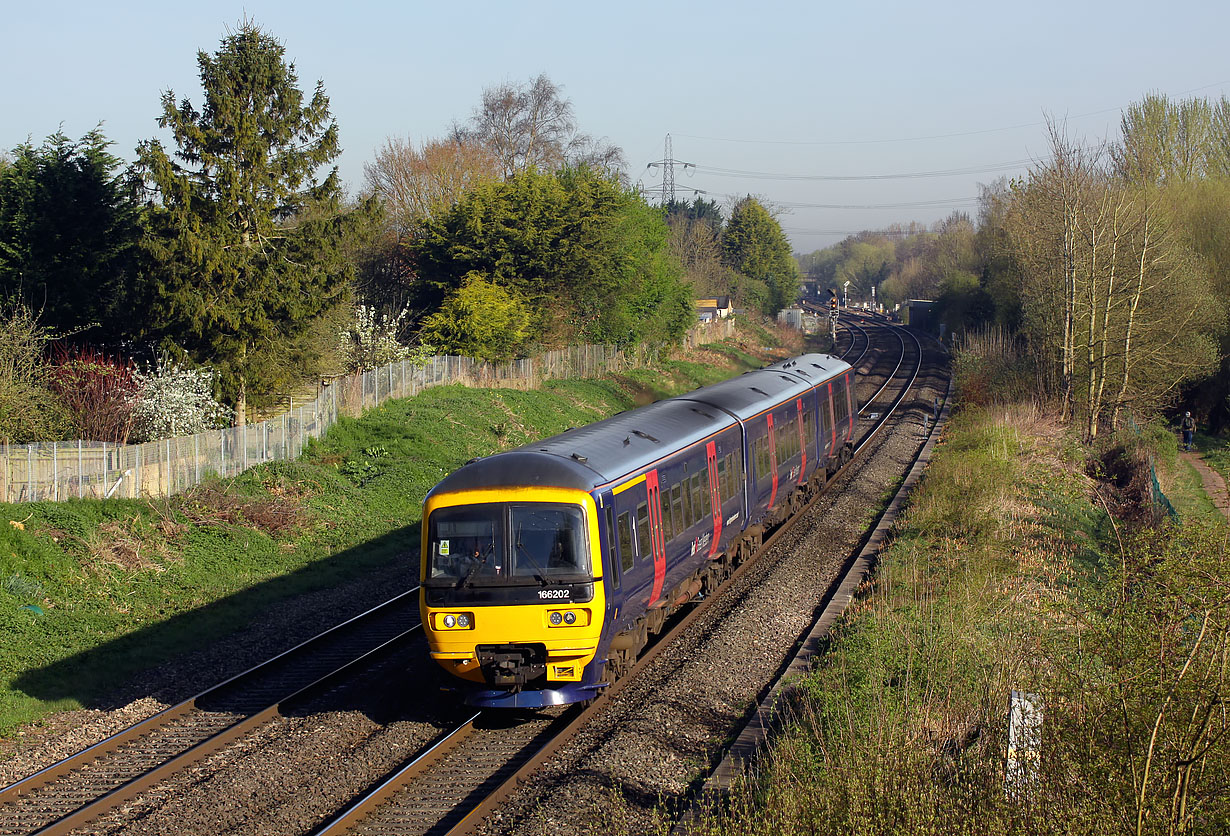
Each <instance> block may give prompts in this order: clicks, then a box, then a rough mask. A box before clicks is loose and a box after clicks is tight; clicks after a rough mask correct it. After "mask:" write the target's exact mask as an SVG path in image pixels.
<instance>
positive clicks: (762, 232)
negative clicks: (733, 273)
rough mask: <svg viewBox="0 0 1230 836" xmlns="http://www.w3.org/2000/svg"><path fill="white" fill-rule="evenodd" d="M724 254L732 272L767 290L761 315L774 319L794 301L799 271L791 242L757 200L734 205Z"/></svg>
mask: <svg viewBox="0 0 1230 836" xmlns="http://www.w3.org/2000/svg"><path fill="white" fill-rule="evenodd" d="M722 253H723V255H724V257H725V259H726V263H727V264H728V265H729V266H730V267H731V268H733V269H734V270H737V271H738V272H740V273H742V274H743V275H745V276H747V277H748V278H750V279H754V280H756V281H759V282H763V283H764V285H765V286H766V287H767V288H768V295H767V298H766V299H765V302H764V304H763V306H762V309H761V310H762V313H765V314H768V315H770V316H771V315H773V314H774V313H776V312H777V311H778V310H780V309H781V308H783V307H785V306H786V305H788V304H790V303H791V302H793V301H794V298H795V296H796V295H797V294H798V291H799V269H798V265H797V264H796V263H795V260H794V256H793V255H791V252H790V241H789V239H787V238H786V233H785V232H783V231H782V227H781V224H779V223H778V222H777V220H776V219H775V218H774V217H773V216H772V215H771V214H769V210H768V209H766V208H765V207H764V206H763V205H762V204H761V203H760V201H758V200H756V198H754V197H751V196H748V197H745V198H743V199H742V200H740V201H739V202H738V203H736V204H735V207H734V209H733V210H732V211H731V213H730V221H728V222H727V224H726V229H725V230H723V232H722Z"/></svg>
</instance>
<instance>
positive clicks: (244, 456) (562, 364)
mask: <svg viewBox="0 0 1230 836" xmlns="http://www.w3.org/2000/svg"><path fill="white" fill-rule="evenodd" d="M733 334H734V325H733V323H731V322H729V321H723V322H721V323H714V324H710V325H703V326H697V327H696V328H694V329H693V330H692V331H691V332H689V334H688V338H687V344H688V345H689V346H695V345H701V344H704V343H709V342H715V341H717V340H721V339H726V338H727V337H730V336H733ZM653 353H654V349H653V348H651V347H640V348H635V349H618V348H616V347H615V346H611V345H582V346H574V347H572V348H567V349H561V350H558V351H549V352H546V353H545V354H541V355H539V356H537V357H531V358H528V359H525V360H513V361H511V362H509V363H499V364H493V363H486V362H483V361H481V360H475V359H474V358H472V357H457V356H452V355H445V356H439V357H432V358H431V359H429V360H427V361H425V362H423V363H421V364H415V363H412V362H408V361H402V362H398V363H391V364H389V365H387V366H382V367H381V368H378V369H372V370H370V371H365V372H358V373H356V374H353V375H348V376H346V377H342V378H338V379H336V380H334V381H332V382H331V383H329V384H327V385H322V387H321V390H320V393H319V395H318V396H317V398H316V399H315V400H313V401H311V402H309V403H306V404H303V405H302V406H298V407H295V408H293V409H291V410H290V411H288V412H285V413H283V414H281V415H278V416H276V417H274V418H271V419H269V420H267V421H261V422H258V423H252V424H245V425H244V426H239V427H229V428H227V429H221V430H209V431H207V432H202V433H197V434H196V435H190V436H183V437H180V438H167V439H162V440H160V441H151V442H148V443H145V444H110V443H106V442H100V441H61V442H46V443H38V444H13V445H9V444H4V445H2V446H0V502H35V501H41V500H51V501H62V500H68V499H73V498H78V499H102V498H109V497H129V498H135V497H141V496H170V495H172V494H175V493H178V492H180V491H183V490H186V489H188V488H190V487H192V486H194V485H197V484H199V483H200V482H201V481H203V480H204V479H206V478H209V477H212V476H221V477H229V476H235V475H237V474H239V473H242V472H243V471H245V470H247V469H248V468H250V467H254V466H255V465H258V464H262V463H264V462H270V461H278V460H283V459H293V458H296V457H297V456H298V455H299V454H300V453H302V452H303V448H304V447H305V446H307V442H308V439H310V438H320V437H321V436H323V435H324V434H325V432H326V431H328V429H329V428H330V427H332V426H333V425H334V424H335V423H337V419H338V417H339V416H342V415H345V416H350V417H358V416H359V415H362V414H363V413H364V412H365V411H367V410H369V409H373V408H375V407H377V406H379V405H380V404H381V403H383V402H384V401H387V400H389V399H390V398H408V397H413V396H414V395H417V394H418V393H419V392H421V391H423V390H424V389H427V388H429V387H432V386H440V385H444V384H450V383H459V384H463V385H466V386H474V387H509V388H522V389H530V388H534V387H536V386H538V385H540V384H541V383H542V382H543V381H544V380H552V379H566V378H589V377H597V376H599V375H602V374H608V373H612V372H618V371H621V370H624V369H629V368H634V367H637V366H641V365H644V363H645V362H646V360H647V359H648V358H649V357H650V356H651V355H652V354H653Z"/></svg>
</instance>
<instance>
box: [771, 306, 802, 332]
mask: <svg viewBox="0 0 1230 836" xmlns="http://www.w3.org/2000/svg"><path fill="white" fill-rule="evenodd" d="M777 321H778V322H781V323H784V324H786V325H789V326H790V327H791V328H794V329H797V330H799V331H802V330H803V309H802V308H782V309H781V310H780V311H778V312H777Z"/></svg>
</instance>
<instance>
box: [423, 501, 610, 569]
mask: <svg viewBox="0 0 1230 836" xmlns="http://www.w3.org/2000/svg"><path fill="white" fill-rule="evenodd" d="M509 532H512V536H511V538H510V537H509ZM585 543H586V538H585V517H584V514H583V512H582V510H581V509H580V508H579V507H576V506H569V505H552V504H548V503H532V504H516V505H506V504H502V503H490V504H480V505H458V506H454V507H447V508H438V509H436V510H435V511H433V512H432V513H431V520H430V523H429V528H428V549H429V563H428V573H427V578H428V582H429V583H430V582H432V581H435V582H437V583H438V582H444V583H447V582H450V581H452V582H460V584H461V585H462V586H471V585H474V584H481V585H484V586H489V585H491V584H497V585H498V584H499V583H501V582H502V581H506V582H508V583H518V582H522V581H527V580H528V581H531V582H539V583H545V582H551V581H556V580H564V579H568V580H571V581H576V580H577V579H578V576H583V577H585V578H586V579H588V578H589V576H590V561H589V555H588V553H587V551H586V548H585ZM433 585H434V584H433Z"/></svg>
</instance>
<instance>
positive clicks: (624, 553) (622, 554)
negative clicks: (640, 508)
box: [618, 511, 634, 572]
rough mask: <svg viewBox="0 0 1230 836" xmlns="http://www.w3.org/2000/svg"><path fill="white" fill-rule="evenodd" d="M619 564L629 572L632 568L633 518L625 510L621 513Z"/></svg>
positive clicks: (619, 523)
mask: <svg viewBox="0 0 1230 836" xmlns="http://www.w3.org/2000/svg"><path fill="white" fill-rule="evenodd" d="M618 526H619V565H620V567H621V568H622V569H623V571H625V572H627V571H628V570H629V569H631V568H632V558H633V556H634V553H633V551H632V520H631V519H629V517H628V512H627V511H624V512H623V513H622V514H620V515H619V522H618Z"/></svg>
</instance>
